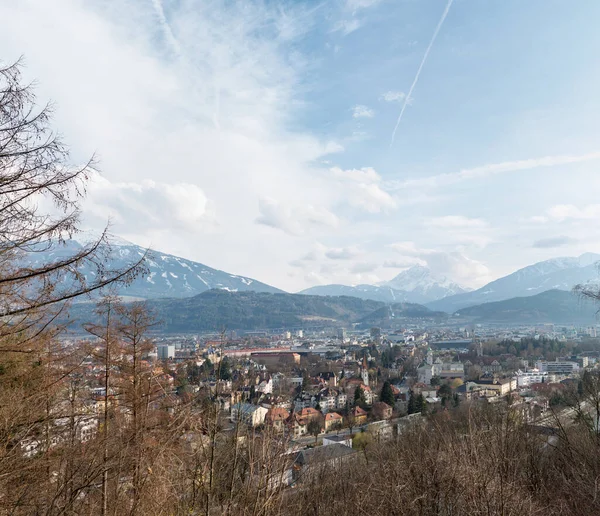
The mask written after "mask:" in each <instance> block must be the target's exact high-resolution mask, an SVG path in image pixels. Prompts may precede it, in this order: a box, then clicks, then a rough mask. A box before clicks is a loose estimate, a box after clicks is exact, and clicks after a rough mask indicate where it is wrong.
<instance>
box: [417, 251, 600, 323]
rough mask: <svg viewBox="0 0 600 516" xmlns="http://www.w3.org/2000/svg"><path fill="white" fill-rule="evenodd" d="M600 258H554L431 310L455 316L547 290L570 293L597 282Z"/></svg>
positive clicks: (431, 305)
mask: <svg viewBox="0 0 600 516" xmlns="http://www.w3.org/2000/svg"><path fill="white" fill-rule="evenodd" d="M599 261H600V255H598V254H593V253H586V254H582V255H581V256H579V257H576V258H554V259H551V260H546V261H543V262H539V263H536V264H534V265H530V266H528V267H524V268H523V269H519V270H518V271H516V272H513V273H512V274H509V275H508V276H504V277H502V278H499V279H497V280H494V281H492V282H491V283H488V284H487V285H485V286H483V287H481V288H479V289H477V290H473V291H472V292H467V293H463V294H457V295H454V296H447V297H445V298H442V299H438V300H436V301H433V302H430V303H427V306H428V307H429V308H431V309H432V310H442V311H444V312H449V313H453V312H456V311H457V310H461V309H463V308H465V307H468V306H476V305H480V304H483V303H490V302H494V301H503V300H505V299H511V298H514V297H528V296H533V295H535V294H540V293H542V292H546V291H548V290H565V291H570V290H572V289H573V287H574V286H575V285H578V284H585V283H590V282H597V281H598V279H599V275H598V266H597V263H598V262H599Z"/></svg>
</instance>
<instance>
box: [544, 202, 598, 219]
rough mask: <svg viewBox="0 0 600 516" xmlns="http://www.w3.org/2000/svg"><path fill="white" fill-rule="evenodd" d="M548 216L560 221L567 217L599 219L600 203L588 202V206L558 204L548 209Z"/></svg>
mask: <svg viewBox="0 0 600 516" xmlns="http://www.w3.org/2000/svg"><path fill="white" fill-rule="evenodd" d="M547 217H548V218H550V219H552V220H556V221H558V222H562V221H565V220H567V219H574V220H598V218H600V204H588V205H587V206H575V205H573V204H558V205H556V206H552V208H550V209H549V210H548V212H547Z"/></svg>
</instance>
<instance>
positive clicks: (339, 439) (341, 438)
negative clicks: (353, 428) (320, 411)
mask: <svg viewBox="0 0 600 516" xmlns="http://www.w3.org/2000/svg"><path fill="white" fill-rule="evenodd" d="M323 439H327V440H328V441H333V442H335V443H343V442H346V441H347V440H348V439H350V440H352V437H350V436H349V435H326V436H325V437H323Z"/></svg>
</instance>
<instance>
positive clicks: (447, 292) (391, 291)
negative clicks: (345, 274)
mask: <svg viewBox="0 0 600 516" xmlns="http://www.w3.org/2000/svg"><path fill="white" fill-rule="evenodd" d="M468 290H469V289H466V288H463V287H461V286H460V285H458V284H456V283H454V282H452V281H450V280H449V279H447V278H446V277H444V276H438V275H436V274H434V273H433V272H432V271H431V270H430V269H429V268H427V267H423V266H422V265H415V266H413V267H411V268H409V269H407V270H405V271H402V272H401V273H400V274H398V275H397V276H396V277H394V278H393V279H391V280H390V281H386V282H383V283H381V284H379V285H356V286H346V285H318V286H315V287H310V288H307V289H305V290H302V291H301V292H299V293H300V294H308V295H318V296H354V297H359V298H361V299H374V300H377V301H383V302H385V303H395V302H409V303H420V304H423V303H428V302H431V301H436V300H438V299H442V298H445V297H448V296H454V295H460V294H464V293H466V292H468Z"/></svg>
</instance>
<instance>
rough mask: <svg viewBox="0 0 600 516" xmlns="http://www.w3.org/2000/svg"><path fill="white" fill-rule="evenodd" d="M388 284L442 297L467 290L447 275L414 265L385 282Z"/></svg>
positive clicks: (398, 288)
mask: <svg viewBox="0 0 600 516" xmlns="http://www.w3.org/2000/svg"><path fill="white" fill-rule="evenodd" d="M385 285H386V286H388V287H392V288H394V289H396V290H402V291H405V292H419V293H423V294H431V295H432V296H434V297H437V298H438V299H439V298H442V297H446V296H450V295H453V294H458V293H462V292H465V289H463V288H462V287H461V286H460V285H457V284H456V283H454V282H452V281H451V280H450V279H448V278H447V277H446V276H442V275H437V274H435V273H433V272H432V271H431V269H429V268H428V267H424V266H423V265H414V266H412V267H411V268H409V269H406V270H405V271H402V272H401V273H400V274H398V275H397V276H396V277H395V278H393V279H392V280H390V281H388V282H386V283H385Z"/></svg>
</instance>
